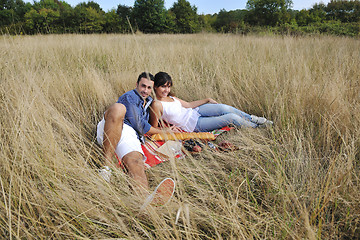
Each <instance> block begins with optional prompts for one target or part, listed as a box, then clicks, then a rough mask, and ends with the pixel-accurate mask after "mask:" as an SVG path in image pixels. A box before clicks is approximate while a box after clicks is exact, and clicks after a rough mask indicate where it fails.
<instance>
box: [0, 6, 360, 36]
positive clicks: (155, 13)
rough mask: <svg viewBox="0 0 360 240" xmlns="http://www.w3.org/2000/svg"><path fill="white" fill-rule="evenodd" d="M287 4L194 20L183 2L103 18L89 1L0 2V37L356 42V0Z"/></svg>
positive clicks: (359, 17) (359, 10)
mask: <svg viewBox="0 0 360 240" xmlns="http://www.w3.org/2000/svg"><path fill="white" fill-rule="evenodd" d="M291 5H292V1H291V0H248V1H247V5H246V9H237V10H232V11H226V10H225V9H222V10H220V11H219V13H216V14H206V15H204V14H202V15H198V14H197V7H196V6H195V5H191V4H190V2H189V1H188V0H177V1H176V2H175V3H174V4H173V6H172V7H171V8H170V9H169V10H166V9H165V7H164V0H136V1H135V3H134V7H128V6H125V5H121V4H119V5H118V6H117V8H116V9H112V10H110V11H108V12H105V11H103V10H102V9H101V7H100V5H99V4H98V3H96V2H94V1H88V2H81V3H79V4H78V5H76V6H75V7H72V6H71V5H69V4H68V3H66V2H65V1H59V0H40V1H38V2H37V1H34V3H33V4H31V3H25V2H24V0H0V32H1V33H7V34H36V33H42V34H47V33H130V32H131V27H132V28H133V30H135V31H136V30H140V31H142V32H144V33H196V32H199V31H206V32H222V33H241V34H248V33H255V34H259V33H260V34H268V33H270V34H294V35H303V34H313V33H315V34H335V35H346V36H359V22H360V0H331V1H330V2H329V3H328V4H327V5H326V4H324V3H316V4H314V5H313V6H312V8H310V9H303V10H300V11H298V10H292V9H290V7H291Z"/></svg>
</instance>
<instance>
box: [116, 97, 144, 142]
mask: <svg viewBox="0 0 360 240" xmlns="http://www.w3.org/2000/svg"><path fill="white" fill-rule="evenodd" d="M118 102H120V103H122V104H124V105H125V107H126V115H125V121H124V122H125V123H126V124H129V125H130V126H131V127H132V128H134V129H135V131H137V132H138V133H139V135H144V134H145V133H147V132H148V131H149V130H150V128H151V125H150V123H149V122H148V119H147V117H146V116H147V115H146V113H144V112H143V108H142V106H141V104H142V103H141V102H140V101H138V100H137V99H136V98H134V97H133V96H131V95H127V96H125V97H123V98H121V99H120V98H119V100H118Z"/></svg>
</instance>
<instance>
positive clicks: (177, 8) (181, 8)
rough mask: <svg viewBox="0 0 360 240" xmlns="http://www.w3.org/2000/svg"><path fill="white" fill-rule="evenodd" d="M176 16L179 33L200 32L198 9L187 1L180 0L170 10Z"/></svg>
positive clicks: (176, 29)
mask: <svg viewBox="0 0 360 240" xmlns="http://www.w3.org/2000/svg"><path fill="white" fill-rule="evenodd" d="M170 11H171V12H172V13H173V14H174V16H175V23H176V25H175V31H176V32H178V33H195V32H198V31H200V22H199V16H198V15H197V13H196V12H197V8H196V7H195V6H191V5H190V3H189V2H188V1H186V0H178V1H177V2H175V3H174V4H173V6H172V8H170Z"/></svg>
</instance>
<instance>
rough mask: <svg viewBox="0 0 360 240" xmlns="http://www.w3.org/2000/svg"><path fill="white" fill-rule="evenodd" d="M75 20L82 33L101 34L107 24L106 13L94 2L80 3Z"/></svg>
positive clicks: (76, 8) (76, 9)
mask: <svg viewBox="0 0 360 240" xmlns="http://www.w3.org/2000/svg"><path fill="white" fill-rule="evenodd" d="M74 10H75V19H76V26H77V27H78V31H79V32H81V33H100V32H102V30H103V25H104V24H105V16H104V15H105V13H104V11H102V9H101V8H100V6H99V5H98V4H94V3H93V2H88V3H80V4H78V5H77V6H76V7H75V9H74Z"/></svg>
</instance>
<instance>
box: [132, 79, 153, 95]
mask: <svg viewBox="0 0 360 240" xmlns="http://www.w3.org/2000/svg"><path fill="white" fill-rule="evenodd" d="M153 86H154V81H151V80H149V79H147V78H141V79H140V81H139V82H138V83H137V84H136V90H137V91H138V93H140V95H141V96H142V97H143V98H147V97H148V96H150V94H151V91H152V88H153Z"/></svg>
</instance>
